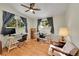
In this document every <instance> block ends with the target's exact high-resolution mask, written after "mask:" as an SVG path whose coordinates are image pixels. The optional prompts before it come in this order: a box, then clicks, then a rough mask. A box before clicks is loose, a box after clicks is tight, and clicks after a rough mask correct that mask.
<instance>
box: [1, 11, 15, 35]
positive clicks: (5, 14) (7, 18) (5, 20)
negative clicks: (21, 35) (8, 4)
mask: <svg viewBox="0 0 79 59" xmlns="http://www.w3.org/2000/svg"><path fill="white" fill-rule="evenodd" d="M14 16H15V15H14V14H12V13H9V12H6V11H3V26H2V31H1V33H2V34H4V33H5V30H6V27H5V25H6V24H7V23H8V22H9V21H10V20H11V18H12V17H14Z"/></svg>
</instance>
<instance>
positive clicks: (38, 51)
mask: <svg viewBox="0 0 79 59" xmlns="http://www.w3.org/2000/svg"><path fill="white" fill-rule="evenodd" d="M48 47H49V44H47V43H42V42H37V41H36V40H33V39H30V40H29V41H28V42H26V43H25V44H24V46H21V47H20V48H19V47H17V48H15V49H13V50H11V51H10V52H9V53H8V52H7V50H5V49H4V50H3V54H2V56H48Z"/></svg>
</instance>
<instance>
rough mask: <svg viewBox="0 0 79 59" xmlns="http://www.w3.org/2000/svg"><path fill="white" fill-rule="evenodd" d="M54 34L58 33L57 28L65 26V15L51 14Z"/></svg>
mask: <svg viewBox="0 0 79 59" xmlns="http://www.w3.org/2000/svg"><path fill="white" fill-rule="evenodd" d="M53 22H54V31H55V35H58V34H59V28H61V27H64V26H66V21H65V16H64V15H59V16H53Z"/></svg>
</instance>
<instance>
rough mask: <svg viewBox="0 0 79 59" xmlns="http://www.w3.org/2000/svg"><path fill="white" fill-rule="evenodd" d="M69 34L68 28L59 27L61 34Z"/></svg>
mask: <svg viewBox="0 0 79 59" xmlns="http://www.w3.org/2000/svg"><path fill="white" fill-rule="evenodd" d="M68 34H69V31H68V28H66V27H62V28H60V29H59V35H60V36H68Z"/></svg>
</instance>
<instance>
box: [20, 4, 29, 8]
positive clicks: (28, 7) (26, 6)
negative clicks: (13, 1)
mask: <svg viewBox="0 0 79 59" xmlns="http://www.w3.org/2000/svg"><path fill="white" fill-rule="evenodd" d="M21 6H23V7H26V8H30V7H28V6H25V5H23V4H21Z"/></svg>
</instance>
